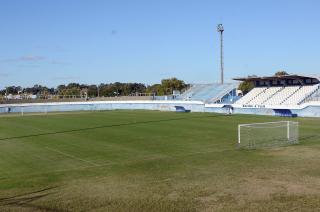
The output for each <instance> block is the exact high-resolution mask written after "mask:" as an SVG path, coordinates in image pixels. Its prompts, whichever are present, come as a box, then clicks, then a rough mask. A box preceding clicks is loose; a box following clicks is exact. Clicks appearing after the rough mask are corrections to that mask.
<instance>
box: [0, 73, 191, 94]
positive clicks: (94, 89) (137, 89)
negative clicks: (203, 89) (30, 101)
mask: <svg viewBox="0 0 320 212" xmlns="http://www.w3.org/2000/svg"><path fill="white" fill-rule="evenodd" d="M188 86H189V85H188V84H186V83H185V82H184V81H183V80H179V79H177V78H169V79H163V80H161V83H159V84H153V85H146V84H143V83H121V82H115V83H101V84H99V85H94V84H92V85H87V84H80V83H69V84H67V85H59V86H57V87H56V88H49V87H47V86H42V85H34V86H33V87H26V88H23V87H21V86H8V87H6V88H5V89H2V90H0V93H1V95H3V96H5V95H9V94H12V95H18V94H21V95H22V94H27V95H41V96H46V95H62V96H84V95H86V96H88V97H98V96H101V97H114V96H129V95H138V94H141V93H146V94H149V95H157V96H162V95H170V94H172V92H173V91H174V90H179V91H183V90H185V89H186V88H187V87H188Z"/></svg>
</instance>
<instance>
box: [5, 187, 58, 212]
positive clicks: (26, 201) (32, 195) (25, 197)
mask: <svg viewBox="0 0 320 212" xmlns="http://www.w3.org/2000/svg"><path fill="white" fill-rule="evenodd" d="M55 188H57V187H48V188H44V189H40V190H37V191H32V192H27V193H24V194H19V195H15V196H11V197H6V198H0V206H7V207H19V208H21V207H22V208H29V209H34V210H41V211H61V210H56V209H52V208H48V207H44V206H39V205H35V204H33V203H32V202H33V201H36V200H39V199H41V198H44V197H47V196H49V195H52V194H54V193H56V192H54V191H53V190H54V189H55Z"/></svg>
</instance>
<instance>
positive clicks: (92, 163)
mask: <svg viewBox="0 0 320 212" xmlns="http://www.w3.org/2000/svg"><path fill="white" fill-rule="evenodd" d="M46 149H48V150H51V151H53V152H56V153H59V154H61V155H64V156H67V157H69V158H73V159H76V160H79V161H82V162H86V163H89V164H91V165H93V166H100V164H97V163H94V162H92V161H88V160H84V159H82V158H78V157H76V156H74V155H71V154H67V153H64V152H61V151H59V150H57V149H53V148H50V147H46Z"/></svg>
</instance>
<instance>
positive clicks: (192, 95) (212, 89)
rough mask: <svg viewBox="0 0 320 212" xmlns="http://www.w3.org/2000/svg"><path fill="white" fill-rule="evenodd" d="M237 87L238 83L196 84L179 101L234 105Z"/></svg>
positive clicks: (179, 97)
mask: <svg viewBox="0 0 320 212" xmlns="http://www.w3.org/2000/svg"><path fill="white" fill-rule="evenodd" d="M237 87H238V84H237V83H224V84H218V83H213V84H194V85H191V87H190V88H189V89H188V90H186V91H185V92H184V93H182V94H181V95H180V96H178V97H177V99H178V100H186V101H188V100H192V101H203V102H206V103H232V102H233V101H234V100H235V99H236V89H237Z"/></svg>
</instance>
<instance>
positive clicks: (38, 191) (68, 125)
mask: <svg viewBox="0 0 320 212" xmlns="http://www.w3.org/2000/svg"><path fill="white" fill-rule="evenodd" d="M277 120H291V119H283V118H276V117H267V116H251V115H233V116H224V115H218V114H212V113H172V112H157V111H105V112H74V113H61V114H47V115H32V116H28V115H27V116H9V115H7V116H6V115H2V116H0V211H318V210H319V209H320V201H319V199H320V154H319V153H320V131H319V128H320V127H319V126H320V119H312V118H297V119H294V120H295V121H299V123H300V144H298V145H292V146H286V147H281V148H273V149H264V150H238V149H236V141H237V125H238V124H240V123H255V122H267V121H277ZM270 133H272V131H270Z"/></svg>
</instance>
